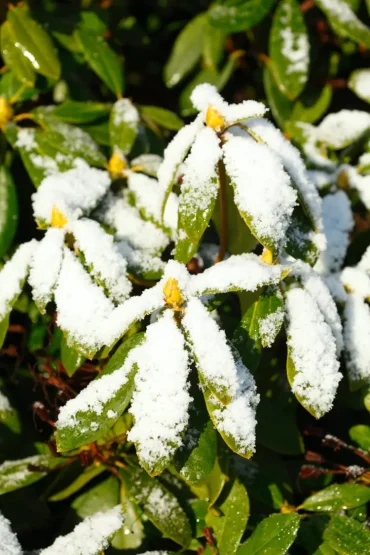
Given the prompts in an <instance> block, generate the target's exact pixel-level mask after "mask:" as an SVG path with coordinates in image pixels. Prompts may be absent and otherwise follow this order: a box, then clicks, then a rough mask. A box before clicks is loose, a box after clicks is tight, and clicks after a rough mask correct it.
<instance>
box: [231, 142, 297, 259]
mask: <svg viewBox="0 0 370 555" xmlns="http://www.w3.org/2000/svg"><path fill="white" fill-rule="evenodd" d="M223 150H224V160H225V166H226V171H227V174H228V175H229V177H230V181H231V184H232V185H233V187H234V190H235V202H236V205H237V207H238V208H239V212H240V214H241V215H242V217H243V218H244V220H245V222H246V224H247V225H248V227H249V228H250V230H251V232H252V233H253V235H254V236H255V237H256V238H257V239H258V241H259V242H260V243H262V245H263V246H265V247H267V248H269V249H270V250H271V251H272V252H273V253H274V256H277V254H278V253H279V250H280V249H281V247H282V245H283V244H284V242H285V235H286V230H287V228H288V226H289V221H290V217H291V215H292V212H293V208H294V205H295V203H296V192H295V191H294V189H293V188H292V187H291V181H290V178H289V176H288V174H287V173H286V172H285V171H284V168H283V165H282V163H281V161H280V159H279V158H278V156H277V155H276V154H275V153H274V152H272V151H271V149H269V148H268V147H267V146H266V145H264V144H260V143H256V142H254V141H253V140H248V139H246V138H244V137H230V138H229V140H228V141H227V143H226V144H225V146H224V148H223Z"/></svg>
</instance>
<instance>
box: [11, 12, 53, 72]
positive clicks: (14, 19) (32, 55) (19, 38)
mask: <svg viewBox="0 0 370 555" xmlns="http://www.w3.org/2000/svg"><path fill="white" fill-rule="evenodd" d="M7 17H8V21H9V23H10V25H11V27H12V30H13V33H14V37H15V40H16V44H17V47H18V48H19V49H20V51H21V52H22V54H23V56H24V57H25V58H26V59H27V60H29V61H30V62H31V64H32V66H33V68H34V70H35V71H36V72H37V73H40V74H41V75H44V76H45V77H49V78H50V79H53V80H57V79H59V77H60V71H61V67H60V62H59V59H58V56H57V53H56V50H55V48H54V45H53V42H52V40H51V38H50V37H49V35H48V33H47V32H46V31H45V30H44V28H43V27H42V26H41V25H40V24H39V23H38V22H37V21H35V20H34V19H33V18H32V17H31V15H30V12H29V9H28V8H27V7H26V6H25V5H19V6H17V7H15V8H14V7H13V8H12V9H10V10H8V14H7Z"/></svg>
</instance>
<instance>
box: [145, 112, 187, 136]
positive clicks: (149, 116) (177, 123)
mask: <svg viewBox="0 0 370 555" xmlns="http://www.w3.org/2000/svg"><path fill="white" fill-rule="evenodd" d="M139 110H140V114H141V116H142V118H143V119H144V120H145V121H147V120H149V121H150V120H151V121H153V122H154V123H156V124H157V125H160V126H161V127H164V128H165V129H170V130H171V131H178V130H179V129H181V127H182V126H183V125H184V122H183V121H182V119H180V118H179V116H178V115H177V114H175V113H174V112H171V110H166V109H165V108H160V107H159V106H140V108H139Z"/></svg>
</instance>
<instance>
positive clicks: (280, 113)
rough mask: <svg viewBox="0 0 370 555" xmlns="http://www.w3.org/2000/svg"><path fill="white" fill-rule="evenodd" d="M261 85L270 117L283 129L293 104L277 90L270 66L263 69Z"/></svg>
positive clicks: (289, 116)
mask: <svg viewBox="0 0 370 555" xmlns="http://www.w3.org/2000/svg"><path fill="white" fill-rule="evenodd" d="M263 85H264V89H265V93H266V96H267V101H268V104H269V106H270V108H271V112H272V115H273V116H274V118H275V120H276V121H277V123H278V124H279V126H280V127H282V128H283V129H284V128H285V126H286V123H287V122H288V121H289V120H290V118H291V115H292V109H293V103H292V101H291V100H289V99H288V98H287V97H286V96H285V95H284V94H283V93H282V92H281V91H280V89H279V87H278V86H277V84H276V81H275V77H274V75H273V71H272V67H271V64H269V65H265V67H264V68H263Z"/></svg>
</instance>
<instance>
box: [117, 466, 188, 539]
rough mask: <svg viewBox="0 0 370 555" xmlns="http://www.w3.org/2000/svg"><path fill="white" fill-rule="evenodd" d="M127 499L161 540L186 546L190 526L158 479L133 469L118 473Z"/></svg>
mask: <svg viewBox="0 0 370 555" xmlns="http://www.w3.org/2000/svg"><path fill="white" fill-rule="evenodd" d="M119 472H120V474H121V476H122V478H123V481H124V484H125V487H126V490H127V494H128V496H129V497H130V498H131V499H132V501H134V502H135V503H137V504H138V505H140V506H141V507H142V509H143V511H144V513H145V515H146V516H147V518H148V519H149V520H150V521H151V522H152V523H153V524H154V526H155V527H156V528H158V530H160V531H161V532H162V534H163V536H164V537H166V538H170V539H171V540H173V541H175V542H176V543H178V544H180V545H183V546H184V547H186V546H187V545H188V544H189V543H190V539H191V527H190V523H189V521H188V518H187V516H186V514H185V512H184V510H183V509H182V507H181V505H180V503H179V501H178V499H177V498H176V497H175V496H174V495H173V493H171V492H170V491H169V490H168V489H167V488H166V487H165V486H164V485H163V484H162V483H161V482H160V481H159V480H158V479H153V478H150V476H148V474H147V473H146V472H145V471H144V470H142V469H141V468H139V467H137V466H130V467H129V468H127V469H125V470H120V471H119Z"/></svg>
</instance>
